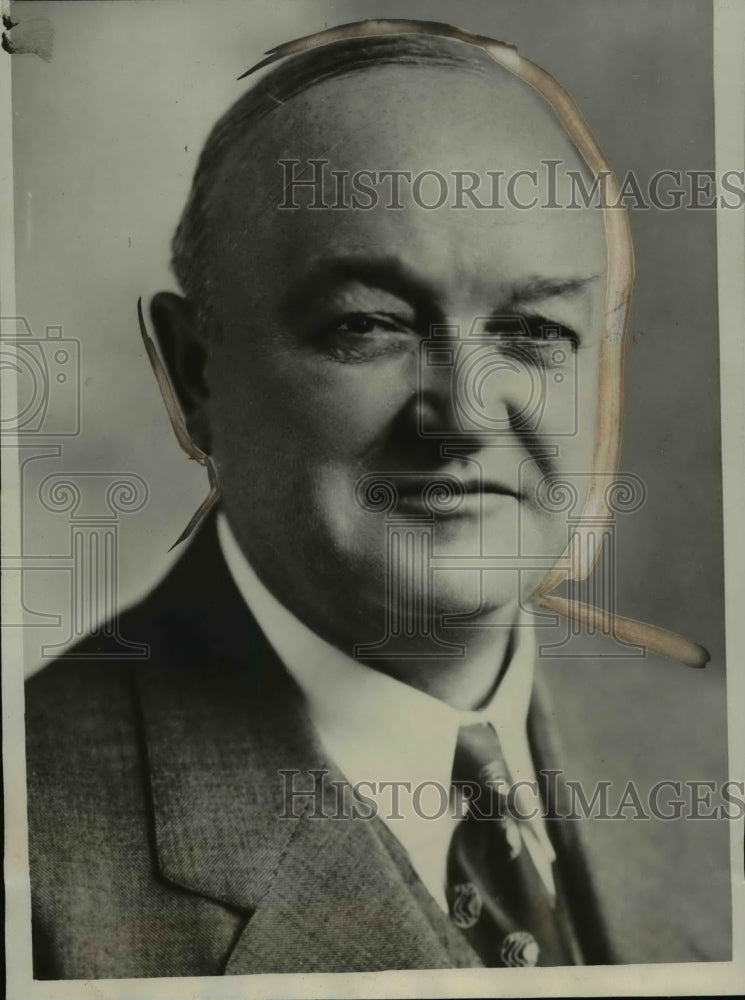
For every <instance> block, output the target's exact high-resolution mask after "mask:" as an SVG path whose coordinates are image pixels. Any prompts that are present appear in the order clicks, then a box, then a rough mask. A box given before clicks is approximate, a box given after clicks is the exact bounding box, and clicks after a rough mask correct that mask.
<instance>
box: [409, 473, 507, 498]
mask: <svg viewBox="0 0 745 1000" xmlns="http://www.w3.org/2000/svg"><path fill="white" fill-rule="evenodd" d="M438 488H442V489H447V490H450V491H451V492H454V493H456V494H457V495H461V494H462V495H463V496H469V495H479V494H486V493H490V494H498V495H505V496H513V497H515V498H516V499H519V491H518V490H516V489H514V488H513V487H512V486H509V485H508V484H506V483H504V482H501V481H499V480H497V479H481V480H479V479H461V478H460V477H459V476H454V475H452V474H448V476H447V477H445V476H442V475H440V476H438V475H436V474H435V475H431V476H422V477H421V478H419V477H416V478H414V477H411V476H407V477H406V479H405V480H402V481H401V482H397V483H396V489H397V491H398V494H399V496H401V497H404V496H407V497H408V496H412V497H413V496H421V495H423V494H424V492H425V491H427V490H435V489H438Z"/></svg>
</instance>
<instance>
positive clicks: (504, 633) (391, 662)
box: [361, 605, 519, 710]
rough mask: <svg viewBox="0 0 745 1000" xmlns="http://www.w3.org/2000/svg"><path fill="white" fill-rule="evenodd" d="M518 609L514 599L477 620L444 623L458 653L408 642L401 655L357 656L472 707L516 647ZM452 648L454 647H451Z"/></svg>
mask: <svg viewBox="0 0 745 1000" xmlns="http://www.w3.org/2000/svg"><path fill="white" fill-rule="evenodd" d="M518 618H519V609H518V608H517V606H516V605H513V606H511V607H509V608H507V609H502V611H500V612H499V613H494V614H492V615H490V616H489V617H488V620H487V619H485V620H483V621H482V623H481V624H476V623H474V624H471V625H469V627H467V628H448V629H447V630H446V632H445V635H446V637H447V642H448V643H449V644H452V646H453V647H455V649H457V648H460V650H462V655H455V656H437V655H432V653H431V652H426V653H422V655H420V656H417V655H416V648H415V647H414V648H412V649H411V651H410V653H409V654H408V655H407V657H406V658H403V657H395V658H390V659H378V658H376V659H369V660H368V659H365V657H362V658H361V659H362V662H364V663H366V664H367V665H368V666H370V667H373V668H374V669H376V670H380V671H381V672H382V673H385V674H388V675H390V676H392V677H396V678H397V679H398V680H400V681H403V682H404V683H405V684H410V685H411V686H412V687H414V688H417V689H418V690H420V691H424V692H425V693H426V694H429V695H431V696H432V697H433V698H438V699H439V700H440V701H444V702H445V703H446V704H448V705H450V706H451V707H452V708H457V709H465V710H475V709H478V708H480V707H481V706H482V705H484V704H485V703H486V702H487V701H489V699H490V698H491V696H492V695H493V694H494V691H495V689H496V687H497V685H498V684H499V681H500V680H501V678H502V676H503V674H504V672H505V671H506V669H507V667H508V666H509V663H510V660H511V658H512V655H513V652H514V649H515V644H516V643H515V640H516V635H515V633H516V629H517V627H519V626H518V625H517V621H518ZM455 649H454V651H455Z"/></svg>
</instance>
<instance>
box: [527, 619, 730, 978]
mask: <svg viewBox="0 0 745 1000" xmlns="http://www.w3.org/2000/svg"><path fill="white" fill-rule="evenodd" d="M575 648H576V651H577V655H576V659H573V661H572V662H571V664H569V663H567V664H562V663H561V662H557V661H548V663H547V664H545V665H542V666H540V667H539V669H538V676H537V680H536V688H535V695H536V696H535V698H534V704H533V706H532V709H531V729H532V735H533V742H534V760H535V761H536V769H541V768H548V769H554V770H556V771H559V772H560V774H558V775H557V780H556V782H555V795H554V796H553V801H552V802H549V811H550V810H553V811H554V812H555V813H556V814H558V815H564V816H565V815H567V814H568V813H571V812H572V811H573V810H572V806H573V805H574V812H575V814H577V813H578V812H579V813H581V811H582V809H581V808H579V809H578V806H577V801H578V800H576V799H575V800H574V803H572V800H571V798H570V797H569V795H568V782H569V781H571V782H572V783H574V786H575V788H577V787H579V788H581V789H582V791H583V794H584V796H585V797H586V798H587V800H588V801H589V800H591V799H592V796H593V794H594V793H595V792H596V791H598V789H599V787H600V784H601V783H602V782H605V783H606V784H607V786H608V787H607V802H608V805H607V809H606V810H605V811H606V814H607V815H610V816H611V817H614V816H615V818H606V819H602V818H598V812H599V811H600V809H601V808H602V806H598V805H596V807H595V812H594V815H593V816H592V817H591V818H579V817H578V818H575V819H571V820H549V823H548V826H549V833H550V834H551V835H552V839H553V840H554V844H555V847H556V853H557V858H558V867H559V870H560V873H561V874H562V875H563V876H564V882H565V886H566V889H567V894H568V896H569V901H570V904H571V905H572V911H573V913H574V916H575V922H576V923H577V924H578V928H579V930H580V934H581V938H582V940H583V943H587V944H588V945H589V950H588V955H587V961H588V962H591V963H593V964H595V963H601V964H607V963H610V962H612V963H644V962H685V961H706V960H708V961H717V960H719V961H722V960H727V959H728V958H729V957H730V955H731V929H730V910H729V906H730V902H729V900H730V895H729V885H728V880H729V858H728V846H729V845H728V832H729V831H728V830H727V828H726V827H727V824H726V822H724V821H722V820H716V819H709V820H707V821H695V820H691V819H685V818H681V819H677V820H675V819H667V820H666V819H660V818H658V817H656V816H655V815H654V814H653V809H652V805H651V803H653V802H654V791H653V790H654V788H655V785H656V784H658V783H660V782H671V781H673V782H674V781H677V782H679V783H680V785H679V786H678V787H679V788H682V789H685V782H686V781H687V780H689V779H690V778H691V775H695V776H696V777H697V778H704V779H711V780H712V781H715V780H719V781H721V780H723V776H724V775H726V758H725V759H722V758H723V755H722V753H721V749H720V747H721V742H720V743H718V742H717V740H713V739H711V735H710V734H711V733H712V732H716V731H718V730H719V729H720V728H721V727H722V725H723V724H724V720H725V718H726V716H725V702H724V694H723V691H722V692H719V693H718V692H717V686H716V680H715V679H712V678H710V677H708V676H707V675H706V672H704V671H699V672H695V671H688V673H685V674H683V675H682V676H681V670H682V668H681V667H680V666H679V665H677V664H674V663H666V662H664V661H660V660H656V659H654V658H652V657H651V656H649V657H646V658H644V659H639V660H636V661H634V660H629V659H626V660H618V659H616V660H615V661H614V660H613V659H611V657H612V656H613V655H614V654H615V655H616V656H617V655H618V654H617V650H613V649H612V648H610V643H608V647H604V646H599V640H598V638H597V637H595V639H592V638H589V637H579V638H578V640H577V642H576V643H575ZM603 653H605V657H604V656H603V655H602V654H603ZM642 692H643V695H642ZM642 697H643V698H644V700H645V706H644V710H643V711H641V710H640V699H641V698H642ZM692 705H694V706H696V711H697V713H698V714H697V716H696V726H690V725H686V724H685V723H687V722H688V721H689V720H690V709H691V706H692ZM650 713H655V714H654V718H652V719H651V718H650ZM559 737H560V742H559V739H558V738H559ZM630 782H633V790H634V791H635V794H636V796H638V801H639V804H640V805H641V812H643V813H646V814H647V816H648V818H640V816H639V814H638V813H637V810H636V807H635V806H634V805H633V804H632V805H631V806H630V807H629V806H627V808H626V809H625V811H623V812H621V814H620V815H616V814H617V813H618V812H619V805H620V803H621V802H622V801H623V800H624V793H625V791H626V789H627V787H628V785H629V783H630ZM676 794H679V793H676V792H675V791H674V790H672V789H671V788H669V787H668V788H667V789H665V788H663V789H662V795H661V796H660V797H659V800H658V804H659V807H660V809H661V810H663V811H665V812H668V813H669V812H670V804H669V802H670V800H673V799H675V797H676ZM684 795H685V792H684ZM630 801H632V800H631V799H627V802H630Z"/></svg>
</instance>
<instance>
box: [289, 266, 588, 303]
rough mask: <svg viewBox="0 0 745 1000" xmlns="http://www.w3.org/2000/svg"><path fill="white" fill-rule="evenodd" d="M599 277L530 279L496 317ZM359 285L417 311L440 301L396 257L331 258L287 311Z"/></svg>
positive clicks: (515, 287) (432, 284)
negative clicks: (344, 286) (352, 284)
mask: <svg viewBox="0 0 745 1000" xmlns="http://www.w3.org/2000/svg"><path fill="white" fill-rule="evenodd" d="M599 277H600V274H592V275H588V276H582V277H569V278H548V277H543V276H536V275H533V276H530V277H528V278H524V279H522V280H520V281H519V282H516V283H514V284H512V285H511V286H510V287H508V288H507V289H506V295H507V298H506V300H503V302H502V304H501V305H499V306H497V307H495V309H494V312H495V313H501V312H504V311H505V309H508V310H509V309H511V308H518V307H519V306H524V305H529V304H530V303H532V302H538V301H540V300H542V299H548V298H552V297H554V296H560V295H566V296H570V295H575V294H577V293H578V292H580V291H582V289H583V288H585V287H586V286H587V285H588V284H590V283H592V282H593V281H596V280H597V279H598V278H599ZM345 281H346V282H353V281H357V282H359V283H360V284H364V285H368V286H369V287H371V288H380V289H382V290H384V291H386V292H390V293H391V294H392V295H395V296H397V297H398V298H400V299H402V300H403V301H405V302H408V303H409V304H410V305H411V306H412V308H414V309H415V310H416V311H428V310H430V309H431V308H432V307H433V305H434V303H435V302H436V301H437V299H438V297H439V296H438V291H439V290H438V287H437V282H436V281H427V280H426V279H425V278H423V277H422V276H421V275H419V274H418V273H416V272H415V271H414V270H412V269H411V268H410V267H408V266H407V265H406V263H405V262H404V261H403V260H402V259H401V258H400V257H397V256H395V255H393V256H388V255H385V256H380V257H362V256H357V255H352V256H331V257H321V258H319V259H317V260H316V261H314V262H313V263H312V264H311V265H310V267H309V268H308V270H307V272H306V273H305V275H304V276H303V277H302V278H301V279H300V282H299V283H298V284H297V285H296V286H295V287H294V288H293V290H292V292H291V293H290V295H289V297H288V299H287V301H286V303H285V307H286V309H287V310H288V311H291V312H292V311H296V310H302V308H303V307H304V306H305V305H307V302H308V300H309V299H311V298H312V299H316V300H318V299H319V298H322V297H323V295H324V294H328V293H330V292H333V291H334V290H335V289H336V288H337V287H338V286H339V285H340V284H343V283H344V282H345Z"/></svg>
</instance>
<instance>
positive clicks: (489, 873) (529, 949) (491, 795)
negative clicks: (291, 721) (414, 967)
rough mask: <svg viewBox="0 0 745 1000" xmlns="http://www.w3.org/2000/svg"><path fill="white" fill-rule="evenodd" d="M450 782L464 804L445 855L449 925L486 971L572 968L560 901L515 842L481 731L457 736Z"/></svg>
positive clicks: (497, 757) (502, 769)
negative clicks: (465, 800)
mask: <svg viewBox="0 0 745 1000" xmlns="http://www.w3.org/2000/svg"><path fill="white" fill-rule="evenodd" d="M453 782H454V785H455V786H456V789H460V790H461V791H462V792H463V794H464V795H466V796H467V797H468V799H469V804H468V812H467V814H466V815H465V817H464V818H463V819H461V820H460V822H459V823H458V826H457V827H456V830H455V833H454V834H453V839H452V841H451V844H450V849H449V852H448V862H447V898H448V905H449V908H450V916H451V919H452V920H453V922H454V923H455V924H456V926H457V927H459V928H460V929H461V931H462V932H463V933H464V934H465V936H466V938H467V939H468V941H469V942H470V944H471V945H472V947H473V948H474V950H475V951H476V952H477V954H478V955H479V957H480V958H481V960H482V961H483V962H484V965H486V966H489V967H498V966H503V967H504V966H507V967H521V966H533V965H538V966H554V965H574V964H579V963H580V962H581V958H580V957H579V952H578V949H577V947H576V944H575V942H574V940H573V937H572V935H571V929H570V925H569V921H568V919H567V916H566V914H565V912H564V910H563V907H562V905H561V901H560V900H559V901H557V900H556V899H555V898H554V897H553V894H552V893H551V891H550V890H549V889H548V888H547V887H546V885H545V883H544V881H543V880H542V878H541V876H540V875H539V873H538V871H537V869H536V867H535V864H534V863H533V859H532V858H531V856H530V852H529V850H528V849H527V848H526V847H525V844H524V842H523V839H522V834H521V832H520V826H519V824H520V822H521V821H520V820H519V819H518V818H517V817H516V816H515V814H514V813H515V810H514V801H513V797H512V796H510V794H509V789H510V784H511V781H510V775H509V772H508V770H507V766H506V764H505V762H504V757H503V755H502V751H501V747H500V745H499V740H498V738H497V734H496V732H495V731H494V729H493V727H492V726H491V725H489V724H488V723H486V724H476V725H472V726H464V727H462V728H461V730H460V732H459V734H458V743H457V747H456V751H455V760H454V765H453Z"/></svg>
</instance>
